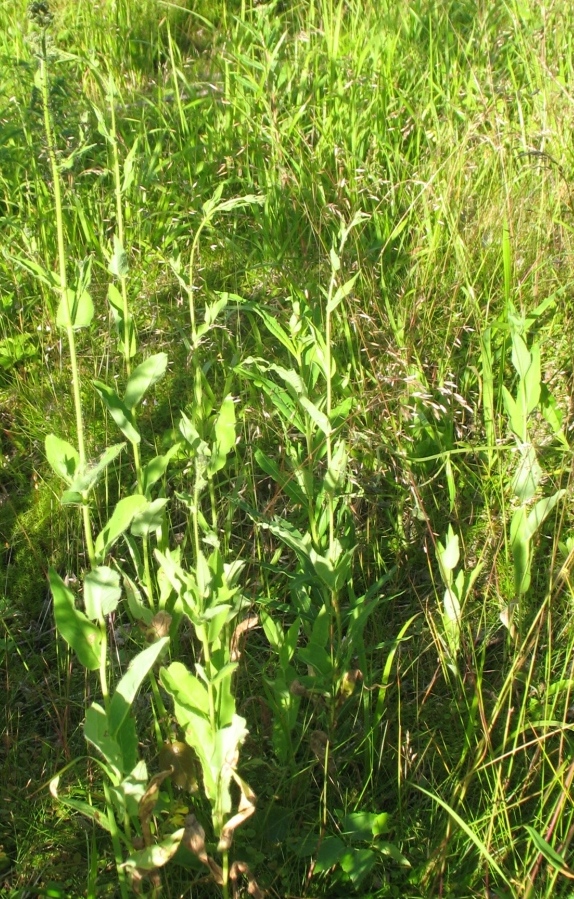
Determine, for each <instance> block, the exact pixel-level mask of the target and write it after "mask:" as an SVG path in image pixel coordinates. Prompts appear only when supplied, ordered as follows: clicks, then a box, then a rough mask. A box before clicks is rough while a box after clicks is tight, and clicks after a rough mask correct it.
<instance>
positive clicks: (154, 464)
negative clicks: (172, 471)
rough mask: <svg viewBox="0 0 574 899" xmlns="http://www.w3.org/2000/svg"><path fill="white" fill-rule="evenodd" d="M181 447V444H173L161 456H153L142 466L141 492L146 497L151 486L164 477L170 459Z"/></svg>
mask: <svg viewBox="0 0 574 899" xmlns="http://www.w3.org/2000/svg"><path fill="white" fill-rule="evenodd" d="M181 446H182V444H181V442H179V441H178V442H177V443H174V444H173V446H170V448H169V449H168V451H167V453H165V454H164V455H163V456H154V458H153V459H150V460H149V462H147V463H146V464H145V465H144V467H143V469H142V479H143V491H144V493H145V494H146V496H147V495H148V491H149V490H150V489H151V488H152V487H153V485H154V484H155V483H156V482H157V481H159V479H160V478H162V477H163V476H164V474H165V473H166V471H167V467H168V465H169V463H170V461H171V459H172V458H173V457H174V456H175V455H176V453H178V452H179V450H180V449H181Z"/></svg>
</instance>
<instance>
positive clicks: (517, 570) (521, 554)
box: [510, 506, 531, 596]
mask: <svg viewBox="0 0 574 899" xmlns="http://www.w3.org/2000/svg"><path fill="white" fill-rule="evenodd" d="M510 547H511V550H512V559H513V563H514V592H515V595H516V596H521V595H522V594H524V593H526V592H527V590H528V588H529V587H530V565H531V549H530V535H529V529H528V520H527V513H526V508H525V507H524V506H521V507H520V508H519V509H517V510H516V512H515V513H514V515H513V516H512V520H511V522H510Z"/></svg>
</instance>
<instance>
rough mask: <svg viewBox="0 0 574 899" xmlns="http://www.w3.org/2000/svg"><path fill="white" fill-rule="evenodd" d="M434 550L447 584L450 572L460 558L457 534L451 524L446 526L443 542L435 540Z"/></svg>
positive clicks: (450, 576)
mask: <svg viewBox="0 0 574 899" xmlns="http://www.w3.org/2000/svg"><path fill="white" fill-rule="evenodd" d="M436 552H437V556H438V561H439V565H440V569H441V574H442V577H443V580H444V582H445V583H446V584H447V586H448V585H449V584H450V583H451V580H452V572H453V571H454V569H455V568H456V566H457V565H458V562H459V559H460V549H459V545H458V534H455V533H454V531H453V529H452V525H449V527H448V533H447V536H446V539H445V541H444V544H442V543H441V542H440V541H437V545H436Z"/></svg>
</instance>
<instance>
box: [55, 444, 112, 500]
mask: <svg viewBox="0 0 574 899" xmlns="http://www.w3.org/2000/svg"><path fill="white" fill-rule="evenodd" d="M124 448H125V443H116V444H114V445H113V446H109V447H108V448H107V449H106V450H104V452H103V453H102V454H101V456H100V458H99V459H98V461H97V462H94V463H91V464H89V465H86V468H85V469H84V471H83V472H82V471H79V472H77V473H76V477H75V478H74V480H73V481H72V483H71V484H70V489H69V490H66V491H65V493H64V495H63V496H62V502H78V501H79V500H78V499H75V498H74V497H76V496H86V495H87V494H88V493H89V491H90V490H91V489H92V487H94V486H95V485H96V484H97V483H98V481H99V480H100V478H101V476H102V474H103V473H104V471H105V470H106V468H107V467H108V465H110V464H111V463H112V462H113V461H114V459H115V458H116V457H117V456H119V454H120V453H121V451H122V450H123V449H124Z"/></svg>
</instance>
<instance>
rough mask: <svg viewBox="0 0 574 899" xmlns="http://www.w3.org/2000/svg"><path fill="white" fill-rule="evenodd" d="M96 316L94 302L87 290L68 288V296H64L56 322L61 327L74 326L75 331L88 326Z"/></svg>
mask: <svg viewBox="0 0 574 899" xmlns="http://www.w3.org/2000/svg"><path fill="white" fill-rule="evenodd" d="M93 317H94V303H93V301H92V298H91V296H90V294H89V293H88V291H87V290H81V291H74V290H72V289H71V288H69V287H68V288H67V289H66V297H65V298H64V297H62V299H61V300H60V303H59V305H58V311H57V313H56V324H57V325H58V327H59V328H68V327H72V328H73V329H74V331H78V330H79V329H80V328H87V327H88V326H89V325H90V324H91V323H92V319H93Z"/></svg>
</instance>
